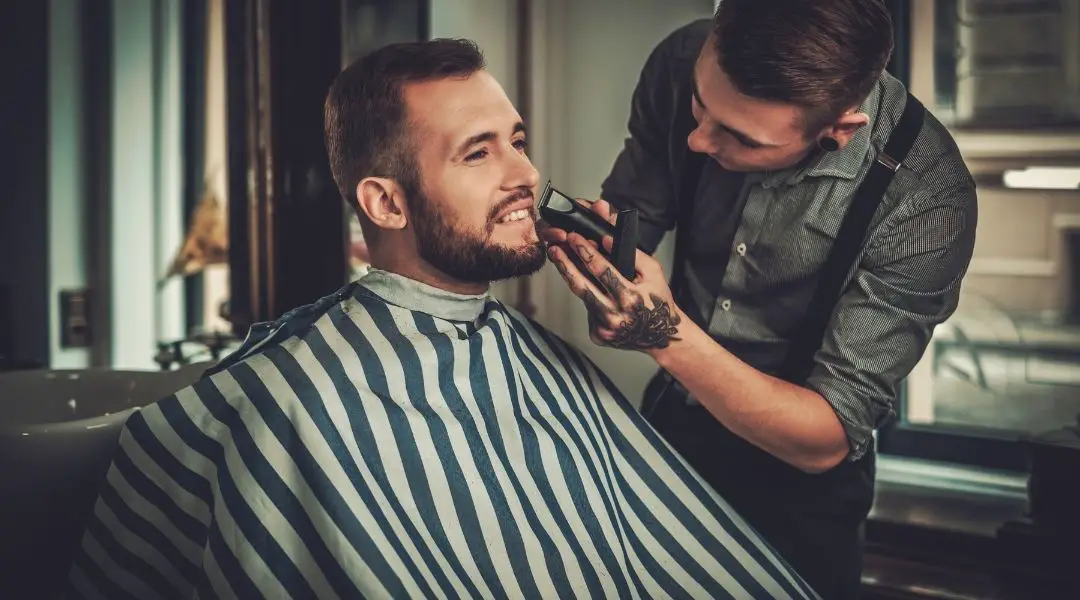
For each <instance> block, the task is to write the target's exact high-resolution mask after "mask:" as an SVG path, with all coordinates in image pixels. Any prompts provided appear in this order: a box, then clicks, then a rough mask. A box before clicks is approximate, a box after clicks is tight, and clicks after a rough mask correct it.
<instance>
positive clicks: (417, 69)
mask: <svg viewBox="0 0 1080 600" xmlns="http://www.w3.org/2000/svg"><path fill="white" fill-rule="evenodd" d="M484 65H485V63H484V56H483V53H482V52H481V51H480V48H479V47H478V46H477V45H476V43H475V42H473V41H471V40H464V39H435V40H429V41H423V42H403V43H395V44H389V45H386V46H383V47H382V48H379V49H378V50H375V51H373V52H371V53H369V54H367V55H365V56H362V57H361V58H359V59H357V60H355V61H354V62H353V63H352V64H350V65H349V66H348V67H346V68H345V69H344V70H343V71H342V72H341V73H339V74H338V76H337V77H336V78H335V79H334V83H333V84H332V85H331V86H330V91H329V93H328V94H327V97H326V103H325V105H324V107H323V134H324V137H325V141H326V152H327V155H328V157H329V159H330V171H331V173H332V174H333V176H334V181H335V182H336V183H337V186H338V190H339V191H340V192H341V196H342V198H344V199H345V200H346V201H348V202H349V204H350V205H351V206H352V207H353V209H354V210H355V211H356V213H357V216H358V217H359V218H360V224H361V226H362V227H363V228H364V229H365V230H366V229H369V228H368V227H367V226H366V225H367V220H366V219H365V218H364V214H363V212H362V211H361V210H360V207H359V205H358V203H357V200H356V186H357V184H359V183H360V181H361V180H363V179H364V178H365V177H387V178H390V179H394V180H395V181H397V182H398V184H399V185H401V186H402V187H403V188H404V189H405V193H406V195H408V196H410V197H411V196H413V195H416V194H418V193H419V191H420V190H419V187H420V174H419V172H418V169H417V167H416V155H415V152H414V144H413V143H412V140H411V138H410V135H409V128H408V122H407V114H406V107H405V97H404V93H403V88H404V86H405V84H407V83H418V82H423V81H431V80H435V79H443V78H449V77H467V76H469V75H472V74H473V73H476V72H477V71H480V70H481V69H483V68H484ZM371 233H372V232H369V231H365V232H364V234H365V237H370V234H371Z"/></svg>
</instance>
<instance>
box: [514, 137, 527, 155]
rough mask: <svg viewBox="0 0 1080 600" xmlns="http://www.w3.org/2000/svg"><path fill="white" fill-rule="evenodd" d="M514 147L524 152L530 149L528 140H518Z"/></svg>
mask: <svg viewBox="0 0 1080 600" xmlns="http://www.w3.org/2000/svg"><path fill="white" fill-rule="evenodd" d="M514 147H515V148H517V149H518V150H521V151H522V152H524V151H525V150H526V149H527V148H528V147H529V142H528V141H526V140H518V141H516V142H514Z"/></svg>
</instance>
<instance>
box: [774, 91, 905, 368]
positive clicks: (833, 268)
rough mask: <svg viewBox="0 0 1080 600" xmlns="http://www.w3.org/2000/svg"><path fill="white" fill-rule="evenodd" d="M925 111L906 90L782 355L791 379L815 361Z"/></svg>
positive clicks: (810, 366) (811, 366)
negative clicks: (802, 317) (904, 101)
mask: <svg viewBox="0 0 1080 600" xmlns="http://www.w3.org/2000/svg"><path fill="white" fill-rule="evenodd" d="M924 115H925V110H924V109H923V106H922V104H921V103H919V101H918V100H916V99H915V97H914V96H912V95H911V94H908V97H907V104H906V105H905V106H904V114H903V115H902V116H901V117H900V121H899V122H898V123H897V124H896V127H895V128H894V129H893V131H892V134H891V135H890V137H889V140H888V142H886V144H885V149H884V150H883V151H882V152H880V153H878V155H877V157H876V159H875V160H874V163H873V165H871V167H870V171H869V172H868V173H867V174H866V177H865V178H864V179H863V182H862V184H861V185H860V186H859V188H858V189H857V190H856V191H855V196H854V198H853V199H852V202H851V205H850V207H849V208H848V211H847V213H846V214H845V215H844V220H843V222H842V223H841V224H840V231H839V233H837V235H836V240H835V241H834V242H833V246H832V249H831V250H830V251H829V256H828V258H827V259H826V260H825V266H824V267H823V269H822V272H821V275H820V277H819V279H818V283H817V288H816V290H815V292H814V297H813V299H812V300H811V301H810V307H809V309H808V311H807V314H806V318H805V320H804V321H803V324H802V327H801V329H800V330H799V331H798V333H797V334H796V337H795V339H794V341H793V343H792V346H791V349H790V350H789V351H788V354H787V356H786V357H785V360H784V364H783V366H782V367H781V369H780V373H779V376H780V377H782V378H784V379H786V380H788V381H790V382H793V383H800V382H802V381H805V379H806V378H807V376H809V374H810V371H811V370H812V369H813V365H814V355H815V354H816V353H817V351H818V349H819V348H820V347H821V343H822V339H823V337H824V335H825V329H826V328H827V327H828V325H829V321H830V319H831V318H832V315H833V312H834V310H835V307H836V303H837V301H838V300H839V299H840V295H841V293H842V292H843V289H844V284H845V281H846V279H847V276H848V273H850V272H851V268H852V267H853V266H854V265H855V261H856V260H857V259H858V256H859V252H860V249H861V248H862V245H863V242H864V240H865V239H866V235H867V233H868V230H869V227H870V221H871V220H872V218H873V216H874V212H875V210H876V209H877V207H878V205H879V204H880V202H881V199H882V197H883V196H884V195H885V191H886V189H888V187H889V183H890V182H891V181H892V179H893V175H895V174H896V172H897V171H898V170H899V169H900V164H901V163H902V162H903V161H904V159H905V158H907V155H908V151H909V150H911V146H912V145H913V144H914V143H915V138H916V137H918V135H919V131H920V130H921V129H922V124H923V117H924Z"/></svg>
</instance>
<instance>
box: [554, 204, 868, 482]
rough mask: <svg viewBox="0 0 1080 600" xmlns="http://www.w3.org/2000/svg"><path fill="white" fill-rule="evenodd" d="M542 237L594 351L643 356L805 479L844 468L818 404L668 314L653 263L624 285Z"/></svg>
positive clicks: (576, 245)
mask: <svg viewBox="0 0 1080 600" xmlns="http://www.w3.org/2000/svg"><path fill="white" fill-rule="evenodd" d="M579 203H582V204H583V205H584V204H585V203H584V202H583V201H579ZM591 210H592V211H593V212H595V213H596V214H598V215H600V216H601V217H602V218H603V219H604V220H606V221H607V222H609V223H612V224H614V223H615V222H616V219H615V215H614V214H613V213H612V210H611V207H610V205H609V204H608V203H607V202H605V201H603V200H597V201H596V202H593V203H592V205H591ZM539 233H540V236H541V238H542V239H544V240H545V241H547V242H548V244H549V247H548V258H549V259H550V260H551V261H552V263H554V264H555V266H556V267H557V268H558V269H559V272H560V273H561V274H562V276H563V279H565V280H566V283H567V285H568V286H569V287H570V290H571V291H572V292H573V293H574V294H575V295H576V296H577V297H579V298H581V300H582V301H583V302H584V303H585V306H586V308H587V310H588V312H589V324H590V338H591V339H592V341H593V342H594V343H596V344H600V345H603V346H609V347H614V348H622V349H631V350H640V351H643V352H645V353H646V354H648V355H649V356H650V357H652V358H653V360H655V361H656V363H657V365H658V366H659V367H660V368H662V369H664V370H665V371H667V372H669V373H670V374H671V375H672V376H673V377H674V378H675V379H676V380H678V381H679V382H680V383H681V384H682V385H683V386H684V387H685V388H686V389H687V390H688V391H689V392H690V393H691V394H693V396H694V397H695V398H696V399H697V400H698V401H699V402H700V403H701V404H702V406H704V407H705V408H706V409H707V410H708V411H709V412H710V413H712V415H713V416H714V417H715V418H717V419H718V420H719V421H720V422H722V423H723V424H724V425H725V426H726V427H728V428H729V429H730V430H731V431H733V432H734V433H735V434H737V435H739V436H740V437H742V438H743V439H746V440H748V441H749V442H751V443H752V444H754V445H756V446H758V447H760V448H762V449H764V450H765V451H767V452H769V453H770V454H773V455H774V456H776V457H778V458H780V459H781V460H784V461H785V462H788V463H789V464H791V465H793V466H795V467H797V468H799V469H801V470H803V471H806V472H810V473H815V472H817V473H819V472H823V471H826V470H828V469H830V468H832V467H834V466H836V465H837V464H839V463H840V461H842V460H843V458H844V456H845V455H846V454H847V451H848V444H847V438H846V437H845V434H844V429H843V427H842V426H841V424H840V421H839V420H838V418H837V416H836V413H835V412H834V411H833V409H832V408H831V407H830V406H829V404H828V403H827V402H826V401H825V400H824V398H822V396H820V395H819V394H818V393H817V392H814V391H812V390H810V389H808V388H806V387H802V386H798V385H795V384H792V383H789V382H787V381H784V380H781V379H778V378H776V377H773V376H771V375H767V374H765V373H763V372H761V371H758V370H757V369H755V368H753V367H752V366H750V365H749V364H747V363H746V362H744V361H742V360H741V359H739V358H738V357H736V356H735V355H734V354H732V353H730V352H728V351H727V349H725V348H724V347H723V346H721V345H720V344H719V343H717V342H716V341H715V340H714V339H712V338H711V337H710V336H709V335H708V333H707V332H705V331H704V330H702V329H701V328H700V327H699V326H698V325H697V324H696V323H695V322H694V321H693V320H692V319H690V318H688V317H687V315H686V314H685V313H684V312H683V311H682V310H681V309H680V308H679V307H678V306H676V305H675V301H674V299H673V297H672V292H671V288H670V287H669V285H668V281H667V277H665V275H664V271H663V268H662V267H661V266H660V263H659V262H657V261H656V259H654V258H653V257H652V256H650V255H649V254H647V253H645V252H643V251H641V250H637V254H636V258H635V260H636V271H637V276H636V277H635V278H634V280H633V281H630V280H628V279H627V278H625V277H623V276H621V275H619V273H618V272H617V271H616V269H615V267H614V266H613V265H612V263H611V261H610V260H608V258H607V257H605V256H604V254H603V253H601V252H600V251H599V247H598V246H597V245H596V244H594V243H593V242H591V241H589V240H587V239H586V238H585V237H583V236H582V235H580V234H578V233H567V232H566V231H565V230H563V229H558V228H554V227H550V226H546V227H545V226H542V227H541V228H540V231H539ZM612 242H613V239H612V237H611V236H605V237H604V238H602V243H603V248H604V250H605V251H606V252H610V251H611V248H612ZM567 252H573V253H574V255H576V257H577V259H578V261H579V262H581V264H582V265H583V266H584V268H585V270H586V271H587V272H588V273H589V274H591V275H592V276H593V277H594V278H595V279H596V280H597V281H598V282H600V287H598V286H597V285H596V284H594V283H593V282H591V281H589V279H588V277H586V276H585V274H584V273H582V271H581V270H580V269H578V267H577V266H576V265H575V264H574V262H573V260H571V257H570V256H569V255H568V254H567Z"/></svg>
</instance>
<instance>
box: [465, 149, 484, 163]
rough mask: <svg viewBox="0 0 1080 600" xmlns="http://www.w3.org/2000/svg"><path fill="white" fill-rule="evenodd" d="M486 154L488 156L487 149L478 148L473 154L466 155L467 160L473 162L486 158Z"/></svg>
mask: <svg viewBox="0 0 1080 600" xmlns="http://www.w3.org/2000/svg"><path fill="white" fill-rule="evenodd" d="M485 156H487V150H477V151H476V152H473V153H472V154H470V155H468V156H466V157H465V160H466V161H467V162H472V161H474V160H480V159H481V158H484V157H485Z"/></svg>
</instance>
